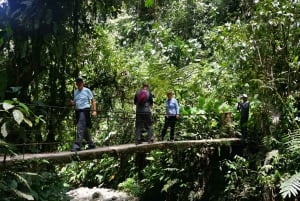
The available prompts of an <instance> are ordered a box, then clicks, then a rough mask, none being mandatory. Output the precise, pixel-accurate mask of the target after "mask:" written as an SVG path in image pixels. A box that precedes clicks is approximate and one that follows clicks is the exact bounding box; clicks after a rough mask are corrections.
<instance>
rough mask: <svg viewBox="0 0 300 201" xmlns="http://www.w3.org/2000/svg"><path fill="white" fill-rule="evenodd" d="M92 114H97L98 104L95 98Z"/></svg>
mask: <svg viewBox="0 0 300 201" xmlns="http://www.w3.org/2000/svg"><path fill="white" fill-rule="evenodd" d="M91 101H92V115H93V116H96V115H97V105H96V101H95V99H92V100H91Z"/></svg>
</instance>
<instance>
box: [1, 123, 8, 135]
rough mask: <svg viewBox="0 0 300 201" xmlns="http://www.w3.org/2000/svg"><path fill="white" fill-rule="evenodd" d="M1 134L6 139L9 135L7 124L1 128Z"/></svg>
mask: <svg viewBox="0 0 300 201" xmlns="http://www.w3.org/2000/svg"><path fill="white" fill-rule="evenodd" d="M1 134H2V136H3V137H6V136H7V134H8V132H7V129H6V123H4V124H2V126H1Z"/></svg>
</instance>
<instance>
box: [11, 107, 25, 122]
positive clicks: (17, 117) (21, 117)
mask: <svg viewBox="0 0 300 201" xmlns="http://www.w3.org/2000/svg"><path fill="white" fill-rule="evenodd" d="M13 116H14V119H15V121H16V122H17V123H18V124H21V122H22V121H23V120H24V115H23V113H22V112H21V111H20V110H14V111H13Z"/></svg>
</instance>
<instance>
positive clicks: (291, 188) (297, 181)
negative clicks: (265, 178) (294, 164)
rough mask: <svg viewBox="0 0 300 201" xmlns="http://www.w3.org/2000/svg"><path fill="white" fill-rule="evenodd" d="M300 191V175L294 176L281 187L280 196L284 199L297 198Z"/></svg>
mask: <svg viewBox="0 0 300 201" xmlns="http://www.w3.org/2000/svg"><path fill="white" fill-rule="evenodd" d="M299 191H300V173H297V174H294V175H293V176H292V177H291V178H289V179H288V180H286V181H284V182H283V183H281V185H280V194H281V196H282V197H283V198H286V197H289V198H290V197H291V196H294V197H296V196H297V195H298V194H299V193H298V192H299Z"/></svg>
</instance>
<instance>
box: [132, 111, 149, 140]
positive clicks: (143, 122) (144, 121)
mask: <svg viewBox="0 0 300 201" xmlns="http://www.w3.org/2000/svg"><path fill="white" fill-rule="evenodd" d="M144 128H145V129H146V131H147V133H148V140H153V130H152V114H151V112H137V113H136V119H135V137H136V140H137V141H141V135H142V129H144Z"/></svg>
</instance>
